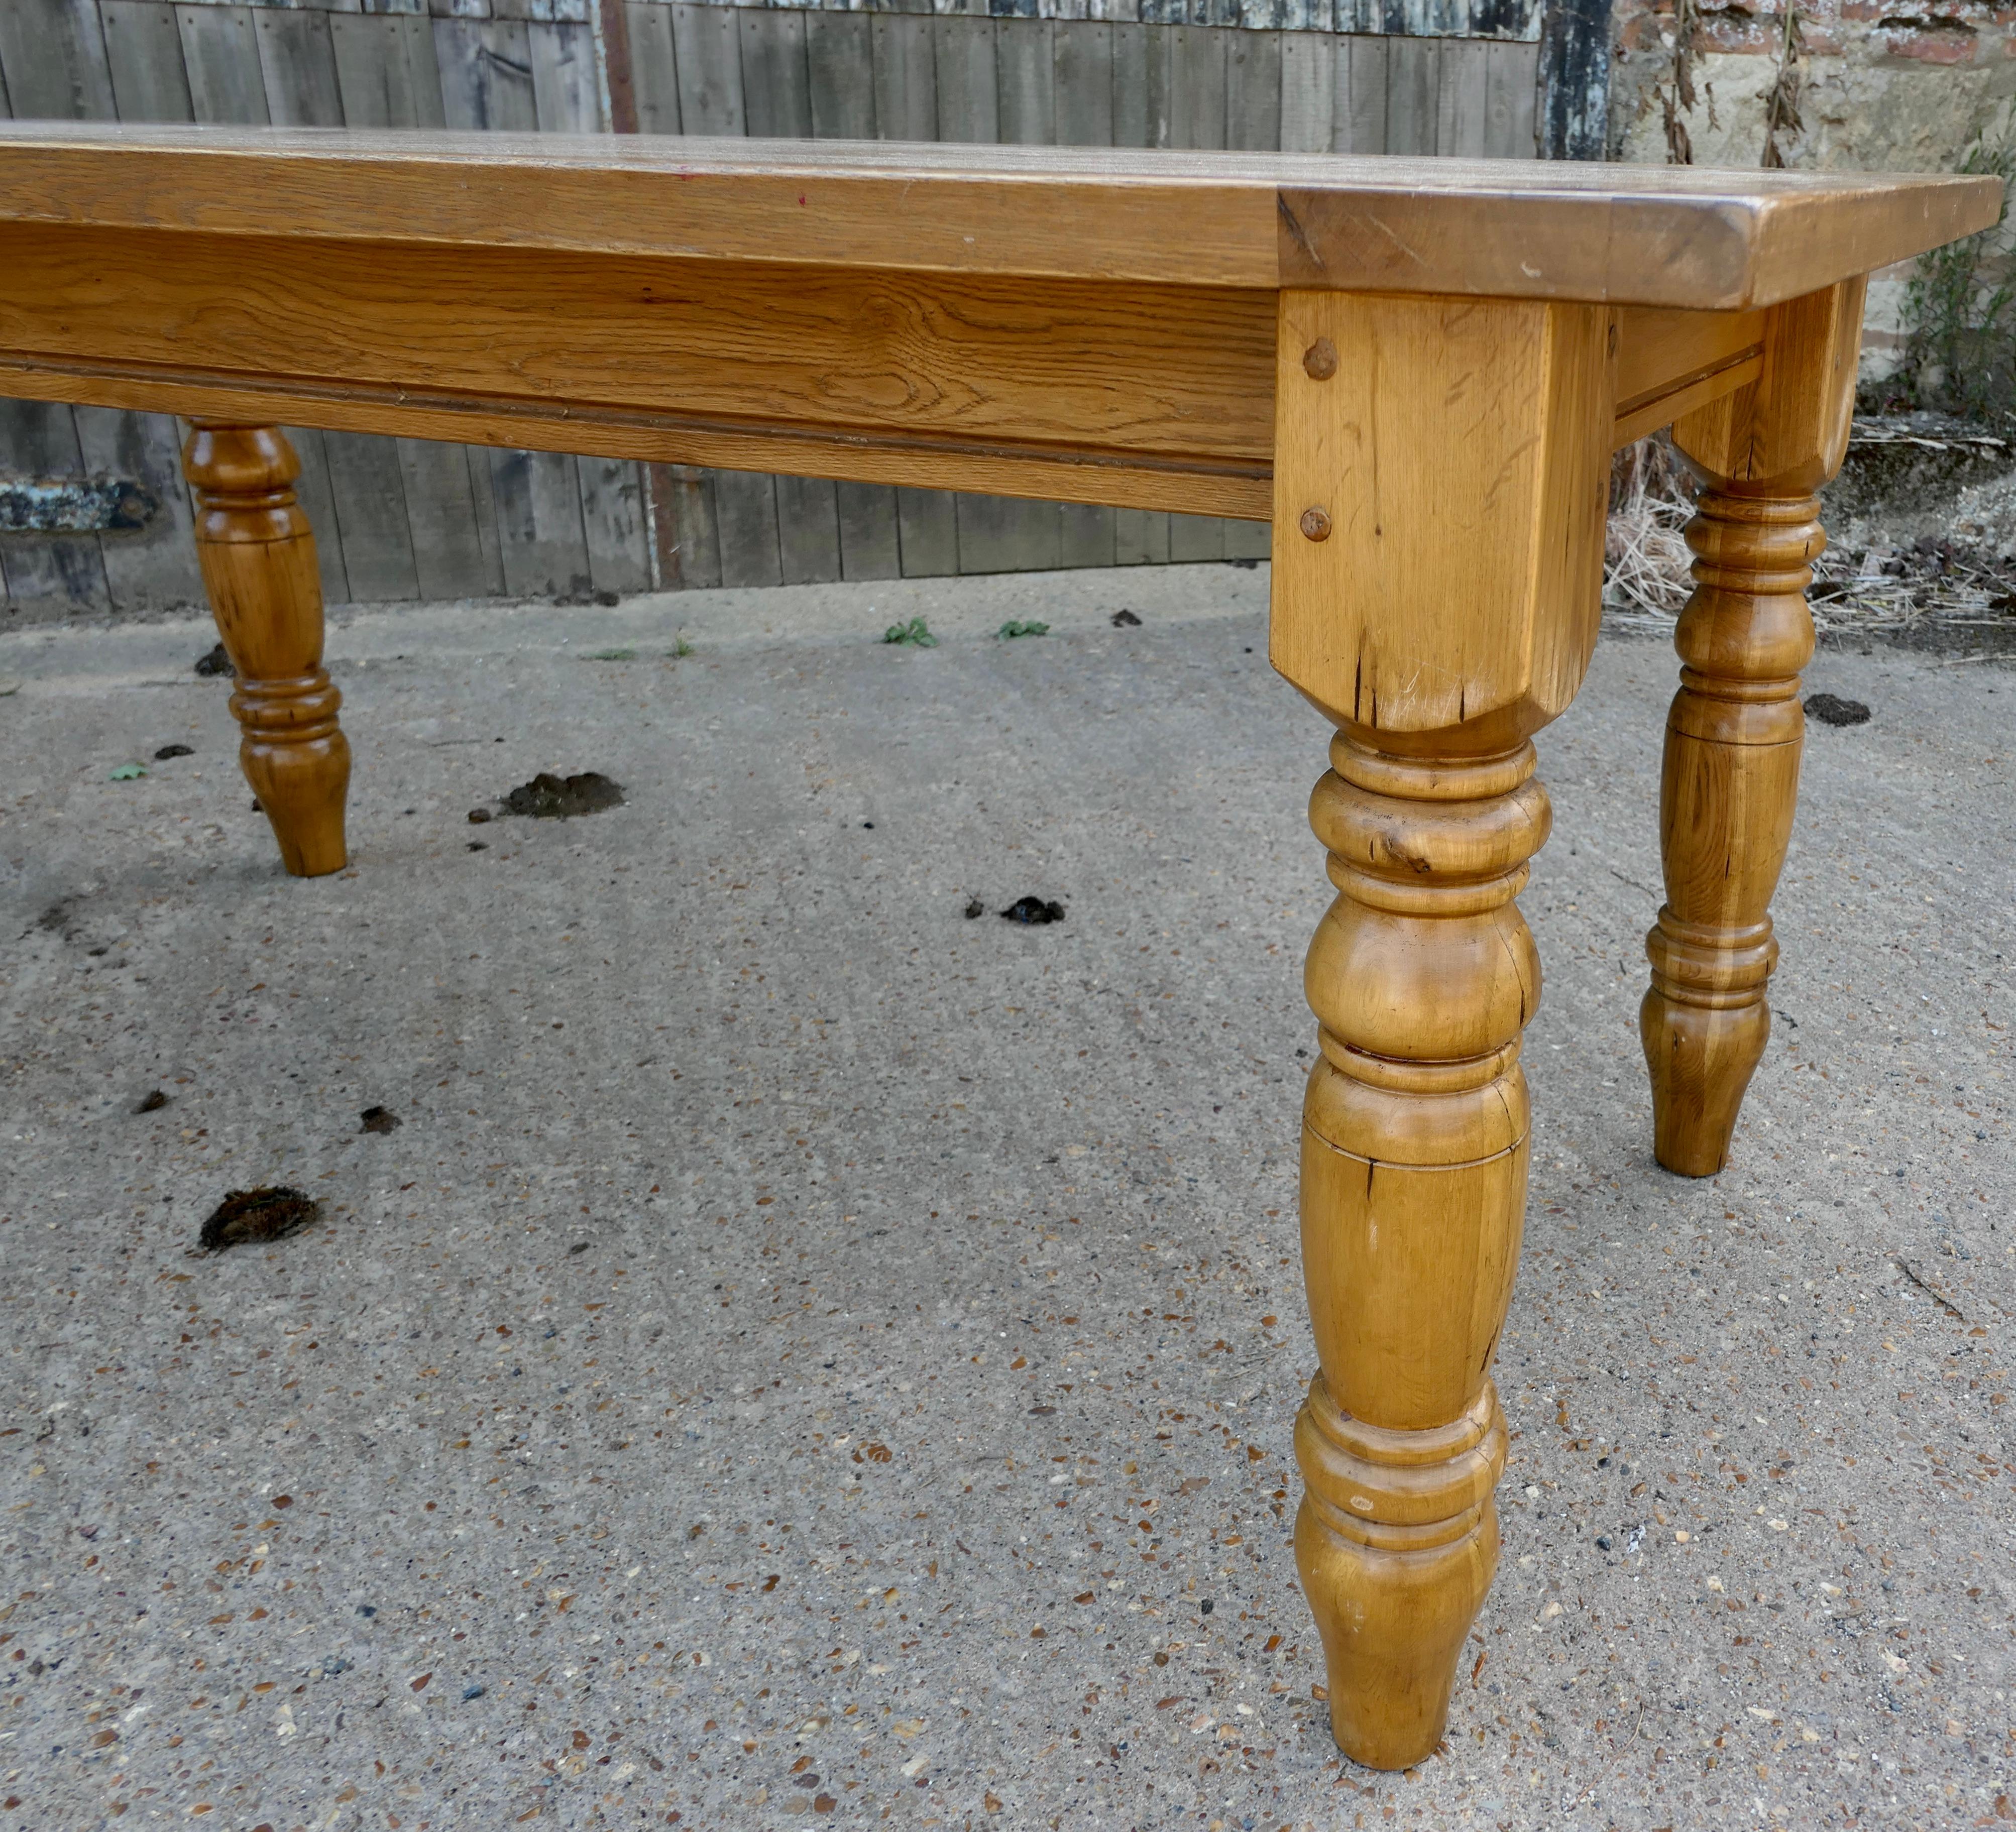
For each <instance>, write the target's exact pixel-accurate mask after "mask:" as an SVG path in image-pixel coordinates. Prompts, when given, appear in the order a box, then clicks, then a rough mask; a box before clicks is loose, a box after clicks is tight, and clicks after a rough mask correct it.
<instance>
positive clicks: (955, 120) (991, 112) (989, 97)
mask: <svg viewBox="0 0 2016 1832" xmlns="http://www.w3.org/2000/svg"><path fill="white" fill-rule="evenodd" d="M932 23H933V30H932V34H931V35H932V39H933V41H934V45H935V47H936V51H937V56H938V133H937V135H936V136H935V137H936V138H937V139H941V140H964V141H969V142H974V143H976V144H977V145H981V146H994V145H995V144H997V143H998V142H999V140H1000V139H1001V103H1000V95H999V89H998V88H997V87H996V85H997V81H998V78H997V74H996V66H995V56H994V21H993V20H991V19H984V18H983V19H971V18H967V17H964V16H951V17H947V18H942V19H938V20H934V21H933V22H932Z"/></svg>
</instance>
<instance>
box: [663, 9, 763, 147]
mask: <svg viewBox="0 0 2016 1832" xmlns="http://www.w3.org/2000/svg"><path fill="white" fill-rule="evenodd" d="M672 38H673V41H674V43H675V45H676V46H677V47H678V52H679V121H680V124H681V131H682V132H684V133H689V134H713V135H733V134H740V133H743V132H746V131H747V129H746V128H745V127H744V125H743V121H744V119H745V116H744V112H743V97H742V45H741V38H740V33H739V32H738V31H737V30H736V23H735V13H734V10H733V9H732V8H729V7H725V6H701V5H685V4H682V5H677V6H675V7H674V8H673V9H672Z"/></svg>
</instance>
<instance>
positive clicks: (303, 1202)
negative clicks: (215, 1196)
mask: <svg viewBox="0 0 2016 1832" xmlns="http://www.w3.org/2000/svg"><path fill="white" fill-rule="evenodd" d="M321 1217H322V1206H321V1204H319V1203H318V1202H316V1201H315V1199H314V1198H313V1197H311V1196H309V1195H308V1194H307V1193H305V1192H304V1191H302V1190H295V1189H292V1188H290V1187H289V1186H286V1185H285V1184H281V1185H277V1186H274V1185H262V1186H261V1187H260V1188H258V1189H257V1190H231V1191H229V1192H228V1193H226V1195H225V1198H224V1200H222V1201H221V1202H220V1203H219V1204H218V1205H217V1207H216V1208H214V1209H213V1210H212V1211H211V1215H210V1218H209V1219H208V1220H207V1222H204V1223H203V1232H202V1233H200V1234H199V1235H198V1236H196V1250H197V1251H199V1252H200V1253H222V1252H224V1251H225V1250H226V1249H227V1248H229V1247H250V1246H257V1245H260V1244H264V1243H265V1242H267V1241H269V1240H285V1239H286V1237H287V1236H289V1235H290V1234H293V1233H299V1232H300V1231H301V1229H303V1228H305V1227H307V1226H308V1224H309V1223H310V1222H315V1221H319V1220H320V1219H321Z"/></svg>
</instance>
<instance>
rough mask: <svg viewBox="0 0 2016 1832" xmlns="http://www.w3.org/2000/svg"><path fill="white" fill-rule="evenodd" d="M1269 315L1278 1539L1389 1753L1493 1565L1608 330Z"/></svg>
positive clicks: (1352, 1715) (1345, 1699)
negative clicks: (1533, 1035)
mask: <svg viewBox="0 0 2016 1832" xmlns="http://www.w3.org/2000/svg"><path fill="white" fill-rule="evenodd" d="M1278 340H1279V351H1280V360H1279V362H1278V364H1277V367H1276V441H1275V470H1274V478H1275V496H1274V547H1273V552H1274V578H1273V606H1272V625H1271V628H1270V631H1269V655H1270V657H1271V659H1272V660H1273V664H1274V665H1275V667H1276V668H1278V669H1280V671H1281V673H1282V674H1283V675H1285V676H1286V677H1287V678H1288V679H1289V680H1290V681H1291V682H1294V685H1295V686H1297V687H1298V688H1299V689H1301V692H1302V693H1303V694H1304V695H1305V696H1306V697H1307V698H1308V699H1309V700H1310V701H1312V703H1313V704H1315V705H1316V707H1319V709H1320V710H1321V711H1323V714H1325V715H1326V716H1327V718H1329V719H1330V722H1331V724H1332V725H1334V726H1335V727H1336V728H1337V736H1336V737H1335V738H1334V740H1332V743H1331V745H1330V764H1331V769H1330V774H1329V775H1327V776H1325V777H1324V778H1323V780H1322V781H1321V782H1320V783H1319V784H1318V785H1317V786H1316V794H1315V796H1314V797H1313V798H1312V801H1311V804H1310V810H1309V813H1310V821H1311V824H1312V826H1314V827H1315V829H1316V834H1317V836H1318V837H1319V839H1320V840H1322V841H1323V844H1324V846H1325V847H1326V848H1327V849H1328V851H1329V855H1330V859H1329V869H1330V880H1331V882H1332V883H1333V884H1334V885H1335V886H1336V887H1337V899H1336V901H1335V902H1334V903H1333V904H1332V905H1331V906H1330V910H1329V912H1328V913H1327V915H1326V916H1324V917H1323V922H1322V923H1321V925H1320V926H1319V928H1318V930H1317V931H1316V938H1315V940H1314V941H1313V942H1312V944H1311V945H1310V948H1309V965H1308V969H1307V974H1306V985H1307V989H1308V992H1309V1003H1310V1005H1311V1006H1312V1008H1313V1009H1314V1010H1315V1012H1316V1017H1317V1020H1318V1021H1319V1024H1320V1025H1321V1030H1320V1031H1319V1042H1320V1045H1321V1054H1320V1056H1319V1059H1318V1060H1317V1062H1316V1066H1315V1067H1314V1068H1313V1069H1312V1071H1311V1073H1310V1075H1309V1085H1308V1089H1307V1091H1306V1096H1305V1100H1304V1103H1303V1131H1302V1150H1301V1161H1302V1198H1301V1229H1302V1262H1303V1276H1304V1279H1305V1283H1306V1284H1307V1287H1308V1290H1309V1315H1310V1320H1311V1323H1312V1329H1313V1332H1314V1334H1315V1337H1316V1356H1317V1360H1318V1363H1319V1373H1317V1375H1316V1379H1315V1380H1314V1381H1313V1383H1312V1384H1311V1386H1310V1388H1309V1400H1308V1403H1307V1404H1306V1405H1305V1406H1304V1407H1303V1409H1302V1410H1301V1416H1299V1417H1298V1419H1297V1420H1296V1423H1295V1453H1296V1456H1297V1459H1298V1462H1299V1463H1300V1464H1301V1470H1302V1476H1303V1481H1304V1483H1305V1497H1304V1499H1303V1502H1302V1504H1301V1511H1300V1512H1299V1513H1298V1515H1297V1517H1296V1521H1295V1558H1296V1564H1297V1566H1298V1569H1299V1571H1300V1572H1301V1579H1302V1588H1303V1589H1304V1591H1305V1593H1307V1595H1308V1597H1309V1607H1310V1609H1311V1611H1312V1613H1313V1614H1314V1615H1315V1617H1316V1625H1317V1628H1318V1629H1319V1632H1320V1633H1321V1636H1322V1638H1323V1653H1324V1655H1325V1658H1326V1661H1327V1667H1328V1674H1329V1680H1330V1723H1331V1728H1332V1729H1333V1731H1334V1733H1335V1735H1336V1737H1337V1743H1338V1744H1339V1746H1340V1747H1341V1748H1342V1749H1343V1750H1344V1751H1345V1754H1346V1755H1349V1756H1351V1757H1352V1758H1354V1759H1355V1760H1356V1761H1358V1762H1363V1763H1366V1764H1367V1765H1369V1766H1371V1767H1374V1768H1381V1769H1399V1768H1404V1767H1406V1766H1407V1765H1409V1764H1411V1763H1413V1762H1418V1761H1420V1759H1421V1758H1423V1757H1424V1756H1426V1755H1429V1754H1430V1753H1431V1751H1433V1750H1434V1749H1435V1745H1436V1744H1437V1743H1438V1742H1439V1741H1440V1740H1441V1738H1442V1730H1443V1726H1444V1722H1445V1719H1446V1718H1447V1715H1448V1712H1449V1697H1450V1690H1451V1687H1452V1685H1453V1682H1454V1680H1455V1677H1456V1668H1457V1662H1458V1660H1459V1658H1460V1655H1461V1653H1462V1650H1463V1639H1464V1637H1465V1636H1466V1635H1467V1633H1468V1632H1469V1630H1470V1626H1471V1622H1472V1621H1473V1620H1474V1618H1475V1617H1476V1615H1477V1613H1478V1609H1479V1607H1480V1606H1481V1604H1482V1603H1483V1600H1484V1597H1485V1592H1486V1591H1487V1590H1488V1589H1489V1587H1490V1584H1491V1578H1492V1571H1493V1569H1494V1568H1495V1567H1496V1564H1497V1560H1498V1519H1497V1514H1496V1510H1495V1508H1494V1506H1493V1503H1492V1488H1493V1486H1494V1485H1495V1484H1496V1481H1497V1480H1498V1477H1499V1474H1500V1473H1501V1472H1502V1471H1503V1469H1504V1467H1505V1455H1506V1434H1505V1422H1504V1418H1503V1414H1502V1413H1500V1412H1499V1405H1498V1397H1497V1395H1496V1391H1495V1390H1494V1389H1493V1387H1492V1384H1491V1380H1490V1372H1491V1360H1492V1354H1493V1352H1494V1351H1495V1350H1496V1348H1497V1345H1498V1337H1499V1330H1501V1329H1502V1327H1503V1324H1504V1321H1505V1316H1506V1307H1507V1304H1508V1302H1509V1301H1510V1296H1511V1290H1512V1280H1513V1273H1514V1268H1515V1265H1516V1264H1517V1258H1518V1252H1519V1236H1520V1231H1521V1225H1522V1222H1523V1218H1524V1215H1525V1200H1526V1161H1527V1152H1528V1146H1527V1102H1526V1083H1525V1076H1524V1075H1523V1074H1521V1071H1520V1068H1519V1047H1520V1035H1521V1031H1522V1030H1523V1029H1524V1028H1525V1024H1526V1022H1527V1020H1528V1019H1529V1018H1531V1017H1532V1015H1533V1010H1534V1007H1535V1005H1536V1003H1537V1002H1538V1001H1539V991H1540V974H1539V961H1538V959H1537V957H1536V956H1535V950H1534V946H1533V938H1532V936H1531V935H1530V934H1528V932H1527V929H1526V925H1525V922H1524V921H1523V920H1521V916H1520V915H1519V912H1518V910H1517V908H1516V907H1515V906H1514V902H1513V899H1514V897H1515V896H1516V895H1517V894H1518V891H1519V889H1520V887H1521V886H1522V885H1523V884H1525V881H1526V872H1527V861H1528V859H1529V858H1531V857H1532V855H1533V854H1534V852H1535V851H1537V850H1538V848H1539V846H1540V844H1541V843H1542V841H1543V840H1545V839H1546V834H1547V823H1548V812H1547V800H1546V795H1545V794H1544V793H1543V791H1542V790H1541V788H1540V786H1539V783H1537V782H1535V780H1534V779H1533V766H1534V755H1533V747H1532V743H1531V742H1530V739H1531V735H1532V732H1535V731H1536V730H1538V729H1539V728H1540V727H1541V726H1542V725H1545V724H1546V722H1547V721H1548V720H1550V718H1553V717H1555V716H1556V715H1557V714H1558V713H1559V712H1560V711H1561V710H1562V708H1563V707H1565V706H1566V705H1567V704H1568V701H1569V700H1570V699H1571V697H1572V696H1573V695H1574V693H1575V689H1576V687H1577V686H1579V684H1580V682H1581V680H1582V673H1583V671H1584V669H1585V668H1586V666H1587V664H1588V660H1589V650H1590V647H1591V646H1592V645H1593V642H1594V641H1595V638H1596V631H1597V621H1598V617H1599V615H1600V595H1601V586H1602V556H1603V533H1604V493H1605V484H1606V481H1607V476H1608V471H1609V436H1610V431H1611V397H1612V393H1613V389H1612V386H1611V368H1610V365H1611V356H1612V353H1613V345H1612V343H1611V339H1610V336H1609V319H1608V315H1607V313H1606V312H1605V311H1602V310H1600V309H1599V308H1589V307H1586V306H1578V305H1556V304H1529V303H1526V302H1517V301H1487V300H1417V299H1404V298H1396V297H1379V298H1374V297H1365V296H1362V295H1356V296H1355V295H1352V294H1348V293H1302V292H1291V293H1285V294H1283V298H1282V304H1281V317H1280V329H1279V333H1278Z"/></svg>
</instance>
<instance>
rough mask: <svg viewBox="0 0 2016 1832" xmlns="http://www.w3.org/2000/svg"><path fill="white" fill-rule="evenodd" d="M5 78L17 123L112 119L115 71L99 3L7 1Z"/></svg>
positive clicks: (2, 47) (1, 46) (2, 19)
mask: <svg viewBox="0 0 2016 1832" xmlns="http://www.w3.org/2000/svg"><path fill="white" fill-rule="evenodd" d="M0 74H4V75H5V78H6V83H7V99H8V103H9V106H10V107H11V109H12V110H13V114H14V117H15V118H16V120H17V121H110V120H111V119H112V118H113V101H112V72H111V70H110V67H109V66H108V65H107V63H106V57H105V34H104V33H103V31H102V29H101V28H100V27H99V21H98V9H97V6H96V5H95V4H94V0H4V4H0Z"/></svg>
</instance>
